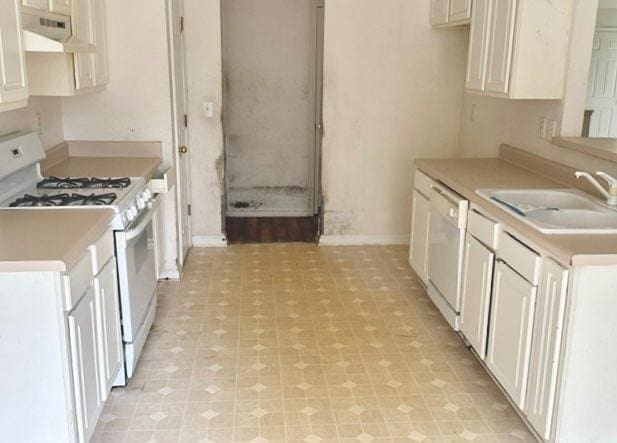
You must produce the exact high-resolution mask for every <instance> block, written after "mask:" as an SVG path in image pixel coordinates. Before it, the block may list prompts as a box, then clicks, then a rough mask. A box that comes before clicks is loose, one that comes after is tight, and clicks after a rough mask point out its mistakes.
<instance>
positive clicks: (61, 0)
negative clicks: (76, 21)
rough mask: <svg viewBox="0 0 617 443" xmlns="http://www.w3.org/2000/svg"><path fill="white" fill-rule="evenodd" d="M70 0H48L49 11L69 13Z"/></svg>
mask: <svg viewBox="0 0 617 443" xmlns="http://www.w3.org/2000/svg"><path fill="white" fill-rule="evenodd" d="M71 6H72V5H71V0H49V11H50V12H53V13H56V14H64V15H71Z"/></svg>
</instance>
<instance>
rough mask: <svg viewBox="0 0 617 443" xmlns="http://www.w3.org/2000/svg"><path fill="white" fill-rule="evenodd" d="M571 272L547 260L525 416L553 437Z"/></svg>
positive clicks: (545, 436)
mask: <svg viewBox="0 0 617 443" xmlns="http://www.w3.org/2000/svg"><path fill="white" fill-rule="evenodd" d="M567 286H568V271H567V270H566V269H564V268H562V267H561V266H559V265H558V264H556V263H555V262H553V261H552V260H546V261H545V263H544V269H543V271H542V277H541V280H540V291H539V293H538V300H537V303H536V313H535V321H534V325H533V349H532V351H531V364H530V370H529V390H528V391H529V395H528V399H527V402H526V407H525V415H526V416H527V419H528V420H529V422H530V423H531V424H532V425H533V427H534V428H535V429H536V431H537V432H538V433H539V434H540V435H541V436H542V437H543V438H545V439H547V440H548V439H549V437H550V433H551V423H552V417H553V412H554V405H555V394H556V389H557V372H558V367H559V357H560V352H561V339H562V335H563V321H564V312H565V305H566V294H567Z"/></svg>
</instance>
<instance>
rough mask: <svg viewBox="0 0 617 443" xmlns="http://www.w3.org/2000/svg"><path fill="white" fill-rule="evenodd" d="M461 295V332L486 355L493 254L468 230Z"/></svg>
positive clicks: (481, 355) (475, 348)
mask: <svg viewBox="0 0 617 443" xmlns="http://www.w3.org/2000/svg"><path fill="white" fill-rule="evenodd" d="M464 263H465V264H464V268H463V287H462V295H461V323H460V327H461V332H462V333H463V335H464V336H465V338H466V339H467V341H468V342H469V344H470V345H471V347H472V348H473V349H474V350H475V351H476V353H477V354H478V356H479V357H480V358H482V359H484V357H485V356H486V341H487V334H488V319H489V309H490V303H491V289H492V282H493V268H494V263H495V254H494V253H493V252H492V251H491V250H490V249H488V248H487V247H486V246H484V245H483V244H482V243H480V242H479V241H478V240H476V239H475V238H474V237H472V236H471V235H469V234H467V237H466V240H465V261H464Z"/></svg>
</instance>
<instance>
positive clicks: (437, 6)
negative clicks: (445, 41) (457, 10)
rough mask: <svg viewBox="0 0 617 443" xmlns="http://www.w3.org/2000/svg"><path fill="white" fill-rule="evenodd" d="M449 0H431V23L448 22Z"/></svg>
mask: <svg viewBox="0 0 617 443" xmlns="http://www.w3.org/2000/svg"><path fill="white" fill-rule="evenodd" d="M448 5H449V0H431V25H445V24H446V23H448Z"/></svg>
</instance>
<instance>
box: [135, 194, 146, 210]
mask: <svg viewBox="0 0 617 443" xmlns="http://www.w3.org/2000/svg"><path fill="white" fill-rule="evenodd" d="M137 207H138V208H139V209H143V208H145V207H146V202H145V201H144V198H143V197H137Z"/></svg>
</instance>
